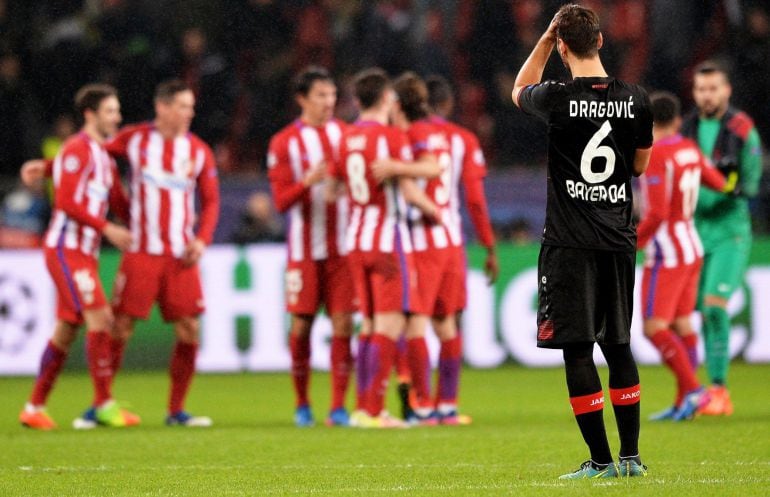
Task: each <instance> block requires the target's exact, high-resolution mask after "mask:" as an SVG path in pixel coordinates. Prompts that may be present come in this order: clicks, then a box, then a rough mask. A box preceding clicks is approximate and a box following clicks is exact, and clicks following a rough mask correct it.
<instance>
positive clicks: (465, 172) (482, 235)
mask: <svg viewBox="0 0 770 497" xmlns="http://www.w3.org/2000/svg"><path fill="white" fill-rule="evenodd" d="M463 139H464V140H465V145H466V146H465V157H464V158H463V169H462V183H463V189H464V190H465V205H466V206H467V207H468V214H469V215H470V218H471V222H473V227H474V228H475V229H476V235H477V236H478V237H479V241H480V242H481V244H482V245H484V246H485V247H486V248H491V247H492V246H493V245H494V244H495V235H494V232H493V231H492V223H491V221H490V220H489V208H488V207H487V198H486V195H485V194H484V177H485V176H486V175H487V165H486V161H485V160H484V153H483V152H482V151H481V146H480V145H479V141H478V139H477V138H476V137H475V136H473V135H472V134H470V133H468V134H466V135H464V136H463Z"/></svg>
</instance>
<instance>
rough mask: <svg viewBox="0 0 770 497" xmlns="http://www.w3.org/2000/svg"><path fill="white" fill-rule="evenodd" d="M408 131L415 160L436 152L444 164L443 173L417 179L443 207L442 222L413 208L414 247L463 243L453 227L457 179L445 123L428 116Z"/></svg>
mask: <svg viewBox="0 0 770 497" xmlns="http://www.w3.org/2000/svg"><path fill="white" fill-rule="evenodd" d="M407 135H408V136H409V142H410V144H411V147H412V154H413V156H414V159H415V160H419V159H420V158H421V157H422V156H424V155H427V154H433V155H434V156H436V159H437V160H438V163H439V165H440V166H441V174H440V175H439V176H438V177H437V178H431V179H419V180H417V184H418V185H420V187H422V188H423V190H424V191H425V194H426V195H427V197H428V198H429V199H430V200H432V201H433V203H435V204H436V206H437V207H439V209H440V211H441V214H440V216H441V223H435V222H432V221H430V220H428V219H426V218H425V216H424V215H423V214H422V212H421V211H420V210H419V209H417V208H414V207H413V208H411V209H410V213H409V218H410V221H411V232H412V244H413V246H414V250H415V251H418V252H422V251H424V250H428V249H443V248H447V247H449V246H450V245H455V246H457V245H460V244H462V233H461V232H460V231H459V230H458V229H452V222H451V211H450V208H449V202H450V197H451V195H452V184H453V182H454V179H453V177H452V176H453V175H454V170H453V165H452V156H451V154H450V147H449V138H448V137H447V134H446V133H445V131H444V129H443V128H442V126H439V125H438V124H435V123H433V122H431V121H430V120H428V119H423V120H420V121H415V122H414V123H412V125H411V126H410V127H409V130H408V131H407Z"/></svg>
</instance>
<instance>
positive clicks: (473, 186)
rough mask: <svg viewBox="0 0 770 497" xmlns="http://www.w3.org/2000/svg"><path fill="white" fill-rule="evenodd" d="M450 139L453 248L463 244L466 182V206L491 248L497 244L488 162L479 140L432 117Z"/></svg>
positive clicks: (451, 124)
mask: <svg viewBox="0 0 770 497" xmlns="http://www.w3.org/2000/svg"><path fill="white" fill-rule="evenodd" d="M431 122H433V123H435V124H436V125H438V126H441V128H442V129H443V130H444V132H445V133H446V135H447V137H448V138H449V148H450V152H449V155H450V157H451V160H452V174H451V179H452V180H451V183H450V194H449V233H450V235H451V236H450V242H451V244H452V245H453V246H460V245H462V244H463V241H464V240H463V239H462V232H463V231H462V216H461V215H460V184H461V183H462V187H463V192H464V196H465V204H466V207H467V208H468V214H469V215H470V218H471V221H472V222H473V227H474V228H475V229H476V235H477V236H478V238H479V241H480V242H481V244H482V245H483V246H485V247H491V246H492V245H494V243H495V237H494V233H493V231H492V223H491V222H490V220H489V210H488V208H487V200H486V196H485V195H484V178H485V177H486V175H487V163H486V161H485V160H484V152H483V151H482V150H481V145H480V144H479V140H478V138H476V135H474V134H473V133H472V132H471V131H469V130H467V129H465V128H463V127H462V126H459V125H457V124H455V123H452V122H450V121H447V120H444V119H441V118H439V117H436V116H434V117H432V118H431Z"/></svg>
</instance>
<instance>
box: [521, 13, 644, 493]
mask: <svg viewBox="0 0 770 497" xmlns="http://www.w3.org/2000/svg"><path fill="white" fill-rule="evenodd" d="M602 43H603V39H602V34H601V32H600V30H599V19H598V17H597V16H596V14H595V13H594V12H593V11H591V10H590V9H587V8H584V7H581V6H578V5H565V6H563V7H561V8H560V9H559V11H558V12H557V14H556V16H555V17H554V19H553V21H552V22H551V24H550V26H549V27H548V30H547V31H546V32H545V34H543V36H542V37H541V38H540V40H539V41H538V43H537V45H536V46H535V48H534V49H533V51H532V53H531V54H530V56H529V58H528V59H527V61H526V62H525V63H524V65H523V66H522V68H521V70H520V71H519V74H518V76H517V77H516V83H515V87H514V90H513V100H514V103H515V104H516V105H518V106H519V107H520V108H521V109H522V110H523V111H524V112H526V113H528V114H532V115H535V116H537V117H539V118H540V119H542V120H544V121H545V122H547V123H548V201H547V207H546V221H545V228H544V230H543V239H542V247H541V249H540V259H539V262H538V278H539V288H538V297H539V309H538V335H537V344H538V347H545V348H558V349H563V354H564V363H565V369H566V373H567V388H568V390H569V396H570V403H571V404H572V409H573V412H574V414H575V418H576V420H577V424H578V426H579V427H580V431H581V433H582V435H583V439H584V440H585V442H586V444H587V445H588V447H589V449H590V452H591V459H590V460H589V461H586V462H585V463H583V465H581V467H580V469H578V470H577V471H575V472H574V473H568V474H566V475H563V476H561V478H563V479H577V478H606V477H616V476H623V477H626V476H645V475H646V474H647V471H646V467H645V466H644V465H643V464H642V461H641V459H640V458H639V449H638V441H639V395H640V390H639V373H638V371H637V368H636V363H635V362H634V357H633V355H632V354H631V347H630V345H629V341H630V327H631V314H632V309H633V289H634V251H635V249H636V230H635V226H634V222H633V220H632V212H631V211H632V194H631V177H632V176H638V175H640V174H642V173H643V172H644V170H645V169H646V168H647V163H648V161H649V157H650V150H651V149H650V147H651V146H652V116H651V113H650V109H649V100H648V98H647V95H646V93H645V92H644V90H642V89H641V88H640V87H638V86H636V85H632V84H628V83H624V82H623V81H619V80H617V79H615V78H612V77H609V76H608V75H607V73H606V72H605V70H604V67H603V66H602V63H601V60H600V58H599V49H600V48H601V46H602ZM554 47H556V49H557V51H558V53H559V55H560V56H561V59H562V61H563V62H564V64H565V65H566V67H567V69H568V70H569V71H570V72H571V74H572V77H573V79H572V81H568V82H557V81H543V82H541V81H540V80H541V78H542V76H543V69H544V67H545V64H546V62H547V60H548V57H549V55H550V53H551V50H553V48H554ZM594 343H598V344H599V347H600V348H601V350H602V353H603V354H604V357H605V358H606V360H607V363H608V365H609V370H610V381H609V385H610V389H609V390H610V399H611V401H612V407H613V409H614V411H615V418H616V420H617V424H618V432H619V434H620V460H619V464H616V463H615V462H614V461H613V458H612V454H611V452H610V447H609V443H608V441H607V434H606V432H605V428H604V418H603V407H604V396H603V393H602V385H601V382H600V380H599V375H598V373H597V370H596V365H595V364H594V361H593V349H594Z"/></svg>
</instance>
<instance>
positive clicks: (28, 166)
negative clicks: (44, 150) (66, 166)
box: [20, 159, 47, 188]
mask: <svg viewBox="0 0 770 497" xmlns="http://www.w3.org/2000/svg"><path fill="white" fill-rule="evenodd" d="M46 165H47V161H46V160H45V159H33V160H28V161H27V162H25V163H24V164H23V165H22V166H21V173H20V176H21V182H22V183H23V184H24V186H26V187H28V188H31V187H34V186H36V185H37V184H39V183H40V182H41V181H43V179H45V177H46V174H45V173H46Z"/></svg>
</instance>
